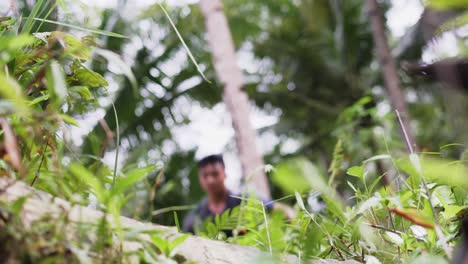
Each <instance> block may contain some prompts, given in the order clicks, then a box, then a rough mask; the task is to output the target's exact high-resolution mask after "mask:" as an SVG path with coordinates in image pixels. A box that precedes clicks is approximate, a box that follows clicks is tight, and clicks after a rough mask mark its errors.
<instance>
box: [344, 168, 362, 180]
mask: <svg viewBox="0 0 468 264" xmlns="http://www.w3.org/2000/svg"><path fill="white" fill-rule="evenodd" d="M346 173H347V174H348V175H351V176H354V177H358V178H362V177H363V176H364V166H353V167H351V168H349V169H348V170H347V171H346Z"/></svg>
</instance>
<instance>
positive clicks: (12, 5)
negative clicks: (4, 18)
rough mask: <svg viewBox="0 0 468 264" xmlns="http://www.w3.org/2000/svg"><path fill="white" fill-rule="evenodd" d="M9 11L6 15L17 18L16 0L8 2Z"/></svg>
mask: <svg viewBox="0 0 468 264" xmlns="http://www.w3.org/2000/svg"><path fill="white" fill-rule="evenodd" d="M9 9H10V10H9V11H8V12H7V15H10V16H12V17H15V18H16V17H18V7H17V5H16V0H10V4H9Z"/></svg>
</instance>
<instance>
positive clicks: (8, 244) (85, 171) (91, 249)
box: [0, 1, 186, 263]
mask: <svg viewBox="0 0 468 264" xmlns="http://www.w3.org/2000/svg"><path fill="white" fill-rule="evenodd" d="M47 6H48V3H46V1H38V2H37V3H36V5H35V6H34V7H33V9H32V10H31V12H30V15H29V17H28V18H26V19H22V20H14V19H10V18H6V19H2V20H1V31H0V32H1V33H0V58H1V59H0V82H1V83H2V84H1V85H0V117H1V119H2V130H1V132H0V177H10V178H15V179H18V180H23V181H26V182H28V183H30V184H31V185H32V186H34V187H35V188H38V189H40V190H44V191H46V192H48V193H50V194H52V195H54V196H57V197H61V198H63V199H66V200H68V201H69V202H70V203H72V204H79V205H84V206H88V205H90V204H93V205H94V206H96V207H97V208H99V209H100V210H102V211H103V212H105V213H108V214H110V215H111V216H112V221H109V219H108V218H107V217H105V216H104V217H103V218H102V219H101V220H100V221H99V222H98V223H96V224H85V223H81V222H77V223H73V226H70V222H69V219H68V216H67V214H66V213H64V214H63V215H59V218H58V219H55V218H53V216H49V215H45V216H44V217H43V218H41V219H37V220H34V221H33V222H31V223H30V224H29V225H27V226H25V225H24V223H23V220H22V219H23V213H24V212H23V205H24V204H25V202H26V201H27V197H22V198H20V199H18V200H16V201H14V202H11V203H3V202H2V203H1V204H0V230H1V232H0V233H1V236H0V243H1V244H2V249H1V250H0V259H2V261H3V260H6V261H7V262H23V263H92V262H93V261H94V260H95V259H102V260H104V259H105V261H106V263H117V262H119V263H121V262H122V261H124V262H125V261H126V259H127V257H128V256H126V255H123V253H122V252H121V250H115V248H116V246H117V245H118V243H119V242H120V241H122V240H123V239H124V238H125V237H127V236H129V234H132V235H133V236H134V237H136V238H135V239H136V240H138V241H139V242H140V243H145V242H144V241H141V238H139V237H138V234H141V233H142V231H139V230H123V229H122V226H121V223H120V216H121V213H122V208H123V206H124V205H125V204H126V203H127V202H128V200H129V199H130V198H131V197H132V196H133V195H134V194H135V186H138V185H141V184H142V182H144V181H146V179H147V178H148V176H149V174H151V173H152V172H154V171H155V170H156V169H157V167H156V166H154V165H150V166H134V165H133V166H125V167H123V168H122V169H121V170H119V171H117V169H116V165H115V166H114V169H111V168H110V167H109V166H108V165H106V164H104V162H103V160H102V159H101V158H100V157H97V156H91V155H82V154H80V153H77V152H76V150H74V147H72V146H71V144H70V142H69V141H68V140H66V139H65V137H66V132H67V131H68V130H67V124H69V125H73V126H79V125H80V124H79V122H78V121H77V120H76V117H79V116H80V115H82V114H87V113H89V112H90V111H95V110H96V106H97V101H98V98H99V97H100V96H102V95H104V94H103V92H102V88H103V87H105V86H108V82H107V80H106V79H105V78H104V77H103V75H105V73H103V74H100V73H98V72H96V71H93V70H91V69H90V68H89V67H88V66H85V64H88V65H89V64H90V63H91V62H92V61H91V59H92V57H93V56H92V52H93V49H94V47H95V46H96V45H97V44H96V42H95V41H94V39H95V36H91V35H89V36H85V37H83V38H81V39H78V38H76V37H74V36H73V35H71V34H68V33H66V32H62V31H51V32H43V31H40V28H41V25H42V23H41V24H39V25H38V24H37V23H36V22H47V23H52V24H56V25H60V26H66V27H69V28H73V29H77V30H84V31H87V32H91V33H94V34H100V35H105V36H110V37H123V36H122V35H119V34H114V33H111V32H106V31H102V30H92V29H86V28H82V27H79V26H74V25H70V24H67V23H62V22H57V21H51V20H47V19H42V18H39V17H40V16H39V15H40V14H44V12H45V13H47V14H50V13H51V12H52V11H53V10H54V9H55V7H56V5H53V7H51V9H48V10H45V11H44V8H46V7H47ZM47 16H48V15H46V17H47ZM17 28H21V31H20V32H21V34H19V35H17V34H16V31H15V30H16V29H17ZM99 54H100V55H101V56H103V57H105V58H106V59H108V60H111V59H113V60H114V61H115V58H112V56H111V55H109V53H107V52H106V51H104V50H101V51H100V53H99ZM127 70H128V71H127V72H126V73H125V75H126V76H127V77H131V76H132V73H131V71H130V70H129V69H128V68H127ZM64 131H65V132H64ZM7 132H8V133H7ZM5 146H6V147H5ZM97 147H101V143H99V144H98V146H97ZM113 179H114V180H115V184H112V186H111V184H110V183H112V180H113ZM0 192H1V191H0ZM76 238H80V239H76ZM185 238H186V237H185V236H181V237H179V238H176V239H174V240H168V242H167V243H168V244H167V245H165V248H164V249H161V251H163V253H168V255H167V258H170V257H173V256H174V252H175V251H174V248H175V247H176V246H177V245H179V244H180V243H182V242H183V241H184V240H185ZM134 254H139V252H135V253H132V254H131V255H134ZM146 254H154V255H155V256H160V254H161V252H158V251H157V248H156V247H152V248H151V247H150V248H148V249H147V251H146ZM143 259H144V256H142V260H143Z"/></svg>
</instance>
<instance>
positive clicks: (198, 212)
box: [182, 155, 272, 236]
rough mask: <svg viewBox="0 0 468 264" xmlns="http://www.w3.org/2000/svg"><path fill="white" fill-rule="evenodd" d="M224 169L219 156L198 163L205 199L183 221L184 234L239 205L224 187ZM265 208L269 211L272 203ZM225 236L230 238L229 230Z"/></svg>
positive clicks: (239, 200)
mask: <svg viewBox="0 0 468 264" xmlns="http://www.w3.org/2000/svg"><path fill="white" fill-rule="evenodd" d="M224 169H225V167H224V161H223V157H222V156H221V155H210V156H207V157H205V158H203V159H201V160H200V161H199V162H198V180H199V181H200V185H201V187H202V188H203V190H204V191H205V192H206V194H207V197H206V198H205V199H203V200H202V201H201V202H200V203H199V204H198V206H197V207H196V208H195V209H194V210H193V211H191V212H190V213H189V215H188V216H187V217H186V218H185V219H184V224H183V227H182V230H183V231H184V232H191V233H194V226H195V225H196V224H198V223H200V222H201V221H204V220H206V219H208V218H209V217H213V216H215V215H218V214H222V213H223V212H224V211H226V210H228V209H232V208H234V207H236V206H238V205H240V204H241V199H239V198H235V197H232V196H231V195H232V193H231V192H230V191H229V190H228V189H227V188H226V186H224V181H225V180H226V172H225V170H224ZM265 206H266V207H268V208H270V209H271V207H272V203H269V204H267V205H265ZM226 235H227V236H231V235H232V232H231V230H227V231H226Z"/></svg>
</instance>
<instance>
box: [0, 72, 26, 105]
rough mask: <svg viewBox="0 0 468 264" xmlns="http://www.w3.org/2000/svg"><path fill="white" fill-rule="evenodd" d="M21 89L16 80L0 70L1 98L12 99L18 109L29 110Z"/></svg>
mask: <svg viewBox="0 0 468 264" xmlns="http://www.w3.org/2000/svg"><path fill="white" fill-rule="evenodd" d="M21 90H22V89H21V87H20V86H19V84H18V83H17V82H16V81H14V80H13V79H11V78H7V77H6V76H5V75H4V73H3V72H1V71H0V100H1V99H7V100H11V101H12V102H13V103H14V105H15V107H16V108H17V110H27V108H26V104H25V99H24V97H23V95H22V92H21Z"/></svg>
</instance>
